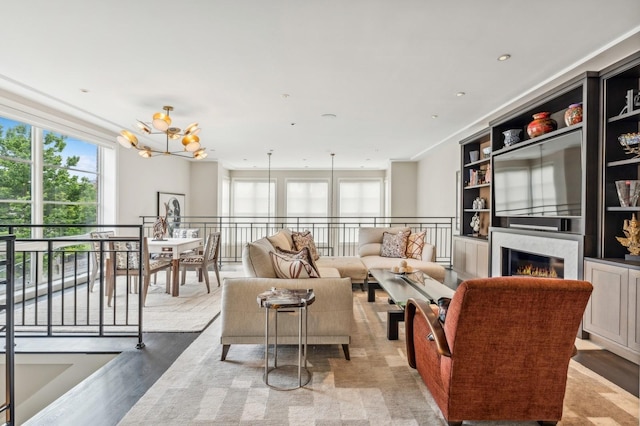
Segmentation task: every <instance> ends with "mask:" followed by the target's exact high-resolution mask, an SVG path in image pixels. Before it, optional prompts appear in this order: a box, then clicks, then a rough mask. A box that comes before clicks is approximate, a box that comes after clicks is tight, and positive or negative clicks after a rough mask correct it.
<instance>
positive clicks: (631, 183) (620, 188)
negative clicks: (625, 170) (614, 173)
mask: <svg viewBox="0 0 640 426" xmlns="http://www.w3.org/2000/svg"><path fill="white" fill-rule="evenodd" d="M616 191H617V192H618V199H619V200H620V207H635V206H636V204H637V203H638V197H639V196H640V180H617V181H616Z"/></svg>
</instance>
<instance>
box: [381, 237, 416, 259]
mask: <svg viewBox="0 0 640 426" xmlns="http://www.w3.org/2000/svg"><path fill="white" fill-rule="evenodd" d="M409 234H411V231H400V232H397V233H391V232H384V233H382V247H381V249H380V256H382V257H399V258H405V257H407V242H408V241H409Z"/></svg>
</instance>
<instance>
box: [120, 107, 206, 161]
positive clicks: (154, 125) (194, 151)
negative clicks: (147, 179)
mask: <svg viewBox="0 0 640 426" xmlns="http://www.w3.org/2000/svg"><path fill="white" fill-rule="evenodd" d="M162 109H163V110H164V111H165V112H156V113H155V114H153V117H152V121H151V122H149V123H146V122H144V121H140V120H138V122H137V126H138V130H139V131H140V132H141V133H142V134H144V135H164V136H165V149H164V150H157V149H154V148H151V147H149V146H141V145H140V144H139V143H138V138H137V137H136V135H134V134H133V133H132V132H130V131H128V130H122V131H121V132H120V135H118V137H117V138H116V139H117V141H118V142H119V143H120V145H122V146H123V147H125V148H135V149H137V150H138V154H139V155H140V156H141V157H142V158H151V157H153V156H156V155H175V156H178V157H187V158H194V159H196V160H202V159H204V158H205V157H206V156H207V152H206V150H205V148H202V146H201V145H200V138H199V137H198V133H200V127H198V123H191V124H189V125H188V126H187V127H186V128H185V129H184V131H183V130H182V129H180V128H179V127H172V126H171V117H170V116H169V115H170V113H171V111H173V107H172V106H170V105H165V106H163V107H162ZM154 129H155V130H154ZM180 138H182V149H179V150H170V149H169V139H171V140H175V139H180Z"/></svg>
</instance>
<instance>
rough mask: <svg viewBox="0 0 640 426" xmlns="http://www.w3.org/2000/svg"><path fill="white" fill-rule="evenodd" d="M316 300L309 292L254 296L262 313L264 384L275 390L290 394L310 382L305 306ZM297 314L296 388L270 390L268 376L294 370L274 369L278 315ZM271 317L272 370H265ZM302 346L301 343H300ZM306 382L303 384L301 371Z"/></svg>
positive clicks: (271, 292)
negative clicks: (272, 316) (272, 329)
mask: <svg viewBox="0 0 640 426" xmlns="http://www.w3.org/2000/svg"><path fill="white" fill-rule="evenodd" d="M315 300H316V296H315V294H314V293H313V289H306V290H302V289H293V290H290V289H277V288H272V289H271V290H269V291H265V292H264V293H260V294H259V295H258V304H259V305H260V307H262V308H264V310H265V332H264V335H265V337H264V377H263V379H264V383H265V384H266V385H267V386H269V387H271V388H273V389H277V390H293V389H298V388H301V387H302V386H304V385H306V384H307V383H309V381H310V380H311V373H310V372H309V370H308V369H307V306H309V305H311V304H312V303H313V302H314V301H315ZM285 310H286V311H291V310H298V365H297V370H298V381H297V385H294V386H291V387H284V386H274V385H272V384H270V383H269V373H271V372H273V371H275V370H277V369H279V368H283V367H296V366H295V365H281V366H278V312H280V311H285ZM272 312H274V313H275V321H274V322H275V327H274V336H273V339H274V345H273V367H270V366H269V338H270V336H269V334H270V327H269V318H270V316H271V315H270V314H271V313H272ZM303 342H304V343H303ZM303 370H304V372H305V375H306V378H305V380H304V383H303V379H302V371H303Z"/></svg>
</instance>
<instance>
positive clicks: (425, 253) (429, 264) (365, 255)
mask: <svg viewBox="0 0 640 426" xmlns="http://www.w3.org/2000/svg"><path fill="white" fill-rule="evenodd" d="M410 229H411V228H408V227H392V228H360V231H359V234H358V255H359V259H360V260H361V261H362V263H363V264H364V265H365V268H366V270H367V271H369V270H370V269H391V268H393V267H394V266H398V265H399V264H400V261H402V260H404V261H406V262H407V265H409V266H411V267H412V268H414V269H418V270H420V271H422V272H424V273H425V274H427V275H429V276H430V277H431V278H433V279H435V280H438V281H440V282H443V281H444V273H445V269H444V266H442V265H440V264H438V263H435V255H436V253H435V247H434V246H433V245H432V244H428V243H425V244H424V247H423V248H422V256H421V257H422V259H400V258H395V257H382V256H380V252H381V249H382V238H383V234H384V233H385V232H390V233H393V234H397V233H398V232H401V231H409V230H410Z"/></svg>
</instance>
